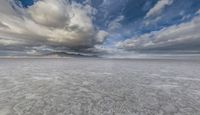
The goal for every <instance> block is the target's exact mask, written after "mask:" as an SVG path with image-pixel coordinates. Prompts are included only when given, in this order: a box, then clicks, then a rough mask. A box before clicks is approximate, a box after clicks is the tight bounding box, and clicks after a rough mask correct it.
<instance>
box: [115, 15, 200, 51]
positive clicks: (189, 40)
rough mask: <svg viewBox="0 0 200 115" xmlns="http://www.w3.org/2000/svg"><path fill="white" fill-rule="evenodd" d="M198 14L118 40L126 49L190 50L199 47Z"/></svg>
mask: <svg viewBox="0 0 200 115" xmlns="http://www.w3.org/2000/svg"><path fill="white" fill-rule="evenodd" d="M199 36H200V15H197V16H195V17H194V18H193V19H192V20H191V21H189V22H185V23H181V24H179V25H172V26H170V27H165V28H163V29H161V30H159V31H153V32H150V33H146V34H143V35H141V36H138V37H132V38H130V39H127V40H125V41H121V42H118V43H117V44H116V46H117V47H118V48H122V49H126V50H163V49H164V50H170V49H171V50H186V49H187V50H192V49H193V48H194V49H198V48H199V49H200V37H199Z"/></svg>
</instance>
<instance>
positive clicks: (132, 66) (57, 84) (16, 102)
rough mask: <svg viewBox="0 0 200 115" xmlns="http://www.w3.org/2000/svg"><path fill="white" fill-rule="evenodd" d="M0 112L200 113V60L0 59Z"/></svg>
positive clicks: (92, 114)
mask: <svg viewBox="0 0 200 115" xmlns="http://www.w3.org/2000/svg"><path fill="white" fill-rule="evenodd" d="M0 115H200V60H190V59H180V60H176V59H170V60H168V59H160V60H153V59H141V60H140V59H128V60H125V59H124V60H123V59H118V60H117V59H97V58H63V59H62V58H60V59H34V58H32V59H0Z"/></svg>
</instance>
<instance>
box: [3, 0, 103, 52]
mask: <svg viewBox="0 0 200 115" xmlns="http://www.w3.org/2000/svg"><path fill="white" fill-rule="evenodd" d="M95 13H96V11H95V9H94V8H92V7H91V6H89V5H82V4H78V3H76V2H71V3H70V2H67V1H66V0H40V1H38V2H36V3H35V4H34V5H32V6H30V7H28V8H27V9H23V8H20V7H18V6H17V5H16V4H15V3H14V2H12V1H9V0H1V1H0V44H2V45H4V46H5V48H6V47H12V48H15V47H23V46H24V47H35V46H40V45H46V46H53V47H66V48H72V49H73V48H75V49H76V48H87V47H93V46H94V45H96V44H99V43H102V42H103V41H104V39H105V37H106V36H107V33H106V32H105V31H103V30H98V29H97V28H95V27H94V24H93V22H92V17H93V15H94V14H95ZM16 49H17V48H16ZM13 50H14V49H13Z"/></svg>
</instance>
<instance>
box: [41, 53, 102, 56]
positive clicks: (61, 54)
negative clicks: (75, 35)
mask: <svg viewBox="0 0 200 115" xmlns="http://www.w3.org/2000/svg"><path fill="white" fill-rule="evenodd" d="M42 56H47V57H98V56H97V55H94V54H80V53H67V52H51V53H46V54H43V55H42Z"/></svg>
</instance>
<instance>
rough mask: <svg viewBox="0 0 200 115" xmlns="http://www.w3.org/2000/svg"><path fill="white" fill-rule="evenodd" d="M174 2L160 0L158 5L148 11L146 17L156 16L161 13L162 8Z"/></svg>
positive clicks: (171, 0)
mask: <svg viewBox="0 0 200 115" xmlns="http://www.w3.org/2000/svg"><path fill="white" fill-rule="evenodd" d="M172 3H173V0H159V1H158V2H157V3H156V5H155V6H154V7H153V8H151V9H150V10H149V12H147V14H146V17H152V16H156V15H157V14H159V13H161V12H162V10H163V9H164V8H165V7H166V6H168V5H171V4H172Z"/></svg>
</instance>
